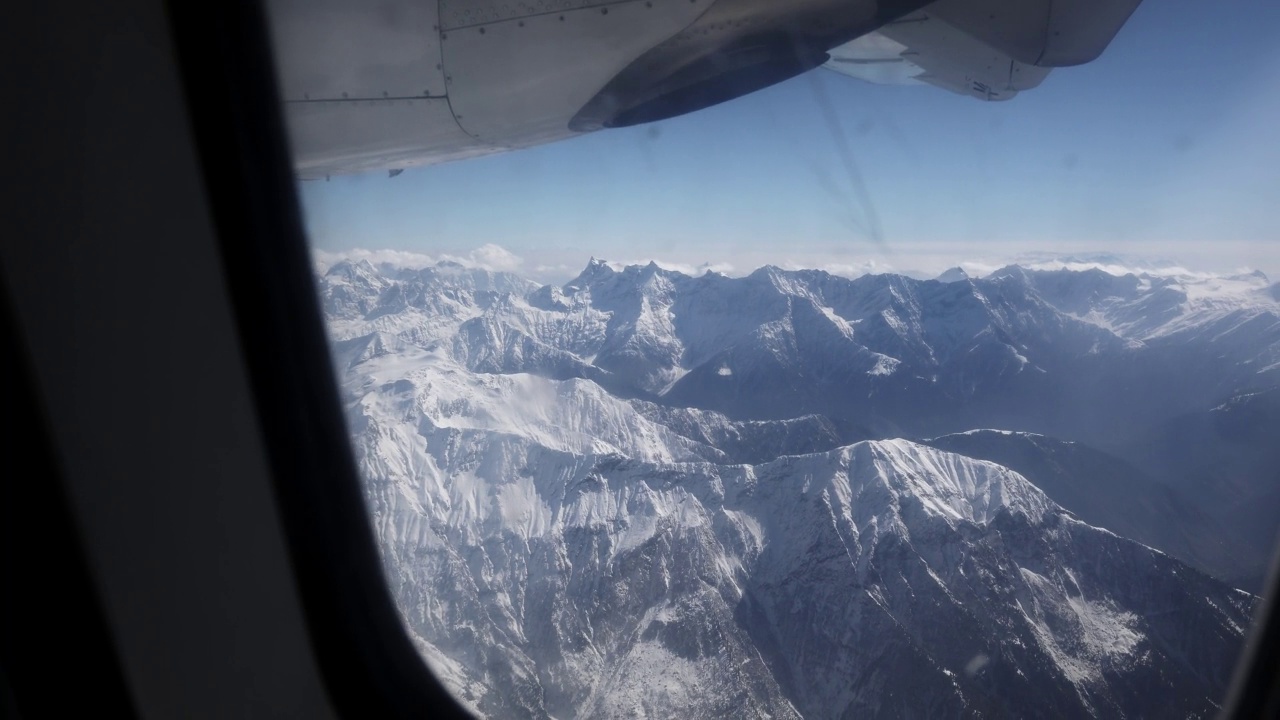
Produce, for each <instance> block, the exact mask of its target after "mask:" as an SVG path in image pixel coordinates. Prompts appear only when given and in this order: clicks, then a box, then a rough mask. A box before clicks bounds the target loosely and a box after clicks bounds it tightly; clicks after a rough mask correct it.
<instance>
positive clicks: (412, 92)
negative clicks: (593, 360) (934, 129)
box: [267, 0, 1140, 179]
mask: <svg viewBox="0 0 1280 720" xmlns="http://www.w3.org/2000/svg"><path fill="white" fill-rule="evenodd" d="M1138 2H1140V0H1073V1H1071V2H1068V1H1067V0H938V2H934V3H926V2H925V0H786V1H785V2H784V1H782V0H776V1H775V0H428V1H425V2H424V1H422V0H377V1H367V0H269V2H268V3H267V7H268V13H269V16H270V20H271V26H272V34H273V36H274V43H275V48H276V65H277V69H278V86H279V88H280V92H281V94H282V96H283V98H282V99H283V101H284V104H285V119H286V123H287V124H288V129H289V137H290V141H291V143H292V147H293V154H294V159H295V168H296V170H297V173H298V175H299V176H300V177H302V178H304V179H308V178H310V179H314V178H321V177H327V176H329V175H333V174H340V173H352V172H365V171H369V170H388V171H397V170H404V169H405V168H408V167H413V166H417V165H424V164H431V163H437V162H444V161H447V160H454V159H460V158H466V157H472V156H476V155H482V154H487V153H493V152H501V151H504V150H511V149H515V148H521V147H528V146H532V145H538V144H542V143H546V142H551V141H554V140H559V139H563V138H567V137H571V136H573V135H576V134H579V133H583V132H591V131H594V130H598V129H602V128H610V127H621V126H626V125H635V124H638V123H644V122H651V121H654V120H660V119H664V118H668V117H673V116H676V115H680V114H684V113H687V112H692V111H695V110H698V109H701V108H704V107H708V106H710V105H714V104H716V103H719V102H723V101H725V100H730V99H732V98H735V97H739V96H741V95H744V94H746V93H750V92H754V91H755V90H758V89H761V88H763V87H767V86H769V85H772V84H774V83H777V82H780V81H782V80H786V79H788V78H790V77H794V76H796V75H798V74H800V73H803V72H807V71H809V70H811V69H813V68H816V67H821V66H824V64H825V66H826V67H829V68H831V69H834V70H837V71H839V72H843V73H845V74H849V75H853V76H855V77H861V78H863V79H868V80H873V81H877V80H879V81H883V80H885V79H890V80H895V79H896V80H895V81H911V82H924V83H929V84H933V85H937V86H940V87H943V88H946V89H949V90H953V91H956V92H961V93H964V94H968V95H973V96H976V97H980V98H982V99H985V100H1000V99H1006V98H1008V97H1012V96H1013V95H1014V94H1016V93H1017V92H1019V91H1022V90H1026V89H1029V88H1032V87H1035V85H1036V84H1038V83H1039V82H1040V81H1041V80H1042V79H1043V78H1044V76H1045V75H1046V74H1047V73H1048V71H1049V70H1048V69H1049V68H1051V67H1057V66H1062V65H1070V64H1078V63H1081V62H1087V61H1088V60H1090V59H1092V58H1094V57H1096V56H1097V54H1098V53H1100V52H1101V51H1102V49H1103V48H1105V47H1106V45H1107V43H1109V42H1110V41H1111V38H1112V37H1113V36H1114V35H1115V32H1116V31H1118V30H1119V28H1120V26H1121V25H1122V24H1123V23H1124V21H1125V20H1126V19H1127V18H1128V16H1129V14H1130V13H1131V12H1132V11H1133V8H1134V7H1135V6H1136V5H1137V4H1138Z"/></svg>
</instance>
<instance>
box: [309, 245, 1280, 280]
mask: <svg viewBox="0 0 1280 720" xmlns="http://www.w3.org/2000/svg"><path fill="white" fill-rule="evenodd" d="M924 250H925V251H924V252H911V253H906V252H896V253H893V254H888V255H886V256H882V257H860V258H859V257H843V256H838V255H836V254H835V253H829V254H822V253H810V254H807V255H804V256H799V257H796V256H788V255H787V254H785V252H784V253H779V254H778V256H770V255H766V254H762V253H737V254H734V255H733V256H734V262H732V263H730V262H705V261H704V262H701V263H696V262H688V261H684V260H682V259H671V258H667V257H663V258H659V257H651V256H639V257H623V258H621V259H613V258H602V259H603V260H604V261H605V262H606V263H607V264H608V265H609V266H610V267H612V268H613V269H615V270H621V269H623V268H625V267H628V266H631V265H648V264H649V263H650V262H653V263H655V264H657V265H658V266H659V267H661V268H663V269H665V270H672V271H675V272H680V273H684V274H685V275H690V276H694V277H696V276H699V275H704V274H706V273H708V272H712V273H720V274H724V275H730V276H742V275H747V274H750V273H751V272H753V271H754V270H756V269H757V268H760V267H762V266H765V265H775V266H778V267H780V268H783V269H785V270H803V269H814V270H824V271H826V272H829V273H831V274H832V275H839V276H842V277H849V278H856V277H860V276H862V275H869V274H882V273H898V274H902V275H908V276H911V277H915V278H920V279H928V278H934V277H937V276H939V275H940V274H942V273H943V272H946V271H948V270H950V269H952V268H957V267H958V268H961V269H962V270H964V272H965V273H967V274H968V275H969V276H972V277H983V276H986V275H989V274H990V273H992V272H994V271H996V270H998V269H1000V268H1002V267H1005V266H1007V265H1020V266H1022V267H1025V268H1028V269H1032V270H1059V269H1067V270H1085V269H1090V268H1096V269H1098V270H1102V271H1104V272H1107V273H1110V274H1112V275H1125V274H1130V273H1132V274H1135V275H1148V276H1152V277H1178V278H1182V279H1187V280H1206V279H1210V278H1225V277H1230V276H1241V277H1243V276H1245V275H1248V274H1250V273H1252V272H1254V268H1251V267H1216V266H1214V265H1213V263H1211V262H1203V261H1204V260H1205V256H1203V255H1202V254H1196V253H1192V254H1191V256H1190V257H1189V258H1187V259H1191V260H1200V261H1202V262H1200V263H1195V262H1183V261H1182V259H1179V260H1174V259H1167V258H1163V257H1159V256H1157V255H1155V254H1152V255H1142V254H1129V253H1112V252H1071V253H1050V252H1008V253H1000V254H997V253H992V254H986V255H981V256H973V255H971V256H968V257H964V256H961V255H958V254H946V253H944V252H942V250H943V248H940V247H937V246H932V247H929V248H926V249H924ZM571 254H572V253H561V254H557V255H554V256H552V257H540V258H539V259H540V260H544V262H540V263H538V264H534V263H529V262H526V261H525V258H524V257H523V256H521V255H517V254H515V253H513V252H511V251H510V250H508V249H506V248H504V247H502V246H501V245H497V244H495V243H486V244H484V245H481V246H479V247H477V248H474V249H472V250H470V251H467V252H465V253H441V254H438V255H427V254H425V253H417V252H410V251H405V250H370V249H365V248H356V249H352V250H343V251H338V252H334V251H327V250H316V251H314V258H315V262H316V265H317V268H318V269H319V270H321V271H324V270H325V269H327V268H329V267H330V266H332V265H333V264H334V263H337V262H339V261H342V260H352V261H355V260H367V261H368V262H370V263H372V264H374V265H376V266H384V267H396V268H407V269H419V268H425V267H430V266H432V265H435V264H436V263H439V262H454V263H458V264H460V265H463V266H464V267H469V268H479V269H482V270H489V271H493V272H511V273H516V274H519V275H522V276H524V277H527V278H529V279H531V280H535V281H538V282H544V283H550V284H560V283H564V282H567V281H568V280H570V279H572V278H573V277H575V276H576V275H577V274H578V273H580V272H581V271H582V268H583V267H584V266H586V264H587V262H588V258H587V257H576V256H574V257H570V255H571ZM547 260H549V261H550V262H545V261H547ZM1192 266H1197V267H1192ZM1250 282H1251V283H1256V282H1259V279H1258V278H1251V279H1250ZM1264 282H1265V280H1264Z"/></svg>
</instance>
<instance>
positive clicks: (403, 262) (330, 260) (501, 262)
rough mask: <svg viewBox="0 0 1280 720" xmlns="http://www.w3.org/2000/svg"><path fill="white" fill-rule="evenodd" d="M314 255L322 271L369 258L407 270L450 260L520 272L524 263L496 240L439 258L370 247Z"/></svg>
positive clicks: (320, 252) (322, 251) (470, 266)
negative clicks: (464, 253) (461, 252)
mask: <svg viewBox="0 0 1280 720" xmlns="http://www.w3.org/2000/svg"><path fill="white" fill-rule="evenodd" d="M311 256H312V258H313V259H314V260H315V263H316V266H317V268H318V269H320V270H322V271H323V270H324V269H327V268H330V267H332V266H333V265H334V264H335V263H338V262H341V261H343V260H348V261H358V260H368V261H369V262H370V263H372V264H374V265H382V266H390V267H395V268H404V269H407V270H420V269H422V268H426V267H431V266H433V265H435V264H437V263H439V262H444V261H449V262H456V263H458V264H459V265H462V266H464V267H469V268H479V269H481V270H490V271H493V272H519V270H520V268H521V266H522V265H523V264H524V259H523V258H521V257H520V256H518V255H516V254H515V253H512V252H511V251H509V250H507V249H506V248H504V247H502V246H501V245H495V244H493V243H487V244H485V245H481V246H480V247H478V248H476V249H474V250H472V251H470V252H468V253H467V254H466V255H449V254H441V255H439V256H437V257H432V256H430V255H427V254H425V253H418V252H411V251H408V250H369V249H366V248H353V249H351V250H340V251H337V252H334V251H330V250H312V252H311Z"/></svg>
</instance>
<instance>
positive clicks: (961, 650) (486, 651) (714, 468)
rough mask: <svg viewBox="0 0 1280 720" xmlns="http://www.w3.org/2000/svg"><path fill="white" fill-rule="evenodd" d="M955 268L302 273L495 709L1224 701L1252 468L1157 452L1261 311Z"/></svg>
mask: <svg viewBox="0 0 1280 720" xmlns="http://www.w3.org/2000/svg"><path fill="white" fill-rule="evenodd" d="M945 279H946V280H947V282H941V281H921V280H913V279H910V278H906V277H902V276H894V275H877V276H865V277H862V278H858V279H853V280H851V279H846V278H842V277H836V276H832V275H829V274H826V273H823V272H817V271H783V270H780V269H777V268H771V267H766V268H762V269H760V270H758V271H756V272H755V273H752V274H751V275H749V276H746V277H741V278H731V277H727V276H724V275H717V274H715V273H708V274H705V275H702V276H699V277H690V276H687V275H682V274H680V273H676V272H671V271H667V270H663V269H661V268H659V267H658V266H656V265H652V264H651V265H649V266H646V267H637V266H633V267H626V268H623V269H620V270H617V269H614V268H612V267H610V266H609V265H608V264H606V263H604V262H600V261H594V260H593V261H592V262H591V263H589V264H588V266H587V267H586V269H585V270H584V271H583V272H582V273H581V274H580V275H579V276H578V277H577V278H576V279H574V280H573V281H571V282H569V283H567V284H565V285H564V286H538V285H537V284H535V283H532V282H529V281H527V280H524V279H522V278H520V277H517V276H515V275H511V274H505V273H494V272H487V271H482V270H477V269H472V268H466V267H463V266H461V265H458V264H453V263H441V264H438V265H436V266H434V267H429V268H426V269H420V270H398V269H395V268H389V267H375V266H373V265H371V264H369V263H367V262H356V263H350V262H339V263H337V264H335V265H333V266H332V267H329V268H327V269H326V271H325V272H323V273H322V275H321V277H320V289H321V293H322V299H323V303H324V307H325V311H326V314H327V316H328V321H329V325H330V329H331V333H332V336H333V340H334V356H335V364H336V365H337V368H338V371H339V373H340V376H341V377H340V380H341V382H342V384H343V388H344V392H345V394H346V397H347V398H348V401H349V405H348V412H349V418H350V423H351V430H352V433H353V438H354V443H355V448H356V452H357V457H358V459H359V462H360V465H361V469H362V471H363V472H364V475H365V482H366V488H367V495H368V497H369V499H370V509H371V511H372V513H373V517H374V520H375V526H376V531H377V534H378V540H379V542H380V546H381V548H382V551H383V553H384V559H385V563H386V568H387V573H388V579H389V581H390V582H391V583H392V586H393V590H394V592H395V594H396V597H397V598H398V600H399V602H400V606H401V609H402V612H403V613H404V617H405V621H406V625H407V627H408V628H409V629H410V631H411V632H412V633H413V636H414V638H415V640H416V642H418V644H419V646H420V648H421V649H422V651H423V653H424V654H425V655H426V657H427V658H428V660H429V661H430V662H431V664H432V666H433V668H435V669H436V671H437V672H438V673H439V674H440V675H441V676H442V678H443V679H444V680H445V682H446V683H447V684H448V685H449V686H450V687H451V688H453V689H455V690H456V691H457V693H458V695H459V697H460V698H462V699H463V701H464V702H465V703H467V704H468V705H469V706H470V707H471V708H472V709H473V710H475V711H476V712H477V713H478V714H480V715H483V716H487V717H557V718H567V717H671V716H675V715H679V716H684V717H701V716H732V717H795V716H803V717H823V718H825V717H839V716H871V717H901V716H919V715H928V716H935V715H936V716H943V717H953V716H954V717H962V716H963V717H972V716H981V717H995V716H1016V717H1060V716H1064V715H1067V716H1079V715H1092V716H1098V717H1120V716H1129V717H1154V716H1179V717H1184V716H1185V717H1190V716H1208V715H1209V714H1212V713H1213V711H1214V709H1215V703H1216V702H1218V701H1219V700H1220V698H1221V696H1222V694H1223V692H1224V691H1225V687H1226V683H1227V681H1228V678H1229V674H1230V670H1231V667H1232V664H1233V661H1234V657H1235V654H1236V653H1237V652H1238V650H1239V649H1240V647H1241V644H1242V640H1243V633H1244V632H1245V629H1246V628H1247V625H1248V623H1249V619H1250V614H1251V612H1252V610H1253V608H1254V606H1255V604H1256V598H1255V597H1254V596H1252V595H1250V594H1248V593H1246V592H1242V591H1240V590H1235V589H1233V588H1232V583H1234V584H1235V585H1236V586H1240V585H1248V584H1249V582H1251V581H1255V580H1256V579H1257V576H1258V575H1260V573H1261V569H1260V567H1259V565H1260V564H1261V563H1263V562H1264V560H1262V559H1258V558H1263V557H1265V548H1263V549H1262V550H1258V547H1260V546H1264V545H1265V544H1266V542H1265V541H1264V540H1262V539H1259V538H1261V537H1262V536H1264V535H1266V532H1265V531H1266V528H1264V527H1255V528H1253V530H1254V531H1256V532H1252V533H1239V532H1237V533H1235V534H1229V535H1228V536H1224V535H1223V533H1222V517H1221V515H1222V513H1226V512H1229V511H1230V508H1232V507H1238V506H1239V505H1238V503H1239V502H1245V501H1254V502H1256V501H1257V499H1258V498H1262V499H1264V500H1265V499H1266V498H1268V497H1270V498H1271V500H1272V501H1275V500H1276V494H1275V492H1274V490H1275V483H1274V480H1275V476H1274V467H1275V466H1271V471H1272V472H1273V474H1272V475H1271V476H1270V477H1266V476H1265V475H1266V473H1267V468H1266V466H1265V462H1262V461H1256V460H1255V461H1250V462H1248V463H1243V464H1241V466H1240V467H1241V468H1244V469H1242V470H1241V471H1240V472H1239V473H1238V474H1237V475H1233V476H1232V477H1231V478H1230V480H1231V482H1226V481H1225V480H1222V479H1221V478H1218V479H1216V480H1213V481H1212V482H1210V481H1204V482H1201V481H1199V480H1196V479H1195V478H1194V477H1181V476H1180V477H1172V476H1170V474H1169V472H1167V468H1164V467H1162V466H1159V465H1158V464H1156V463H1154V462H1153V461H1152V460H1151V457H1152V456H1154V455H1159V454H1160V452H1161V451H1160V450H1159V448H1160V447H1161V446H1160V442H1162V441H1166V440H1168V439H1169V438H1170V437H1171V435H1170V433H1171V432H1173V430H1170V428H1174V429H1176V430H1177V431H1178V432H1195V429H1196V428H1199V427H1200V425H1197V424H1196V423H1194V422H1191V421H1188V420H1187V418H1192V417H1198V415H1197V413H1206V412H1211V411H1214V410H1215V409H1218V410H1217V411H1218V412H1219V413H1220V414H1221V412H1224V411H1222V410H1221V408H1223V407H1227V406H1229V409H1230V408H1234V407H1236V405H1231V403H1237V404H1241V403H1242V404H1243V405H1240V406H1241V407H1244V406H1248V407H1250V408H1254V410H1251V411H1250V412H1253V415H1250V416H1249V417H1255V416H1257V410H1256V407H1255V406H1256V405H1257V401H1251V400H1249V398H1252V397H1254V396H1256V395H1258V394H1259V393H1261V394H1262V395H1263V396H1264V397H1265V396H1266V393H1267V391H1268V390H1269V389H1270V388H1274V387H1276V386H1277V385H1280V301H1277V298H1276V295H1277V293H1276V288H1275V286H1274V285H1270V284H1269V283H1268V282H1267V280H1266V278H1264V277H1262V276H1260V275H1244V276H1239V277H1232V278H1210V277H1207V276H1196V277H1174V276H1154V275H1126V276H1116V275H1111V274H1108V273H1105V272H1102V271H1074V270H1057V271H1032V270H1027V269H1024V268H1021V267H1016V266H1011V267H1007V268H1004V269H1002V270H999V271H997V272H995V273H993V274H991V275H989V276H987V277H984V278H977V279H975V278H970V277H967V276H964V275H963V273H951V274H950V275H949V276H948V277H947V278H945ZM1237 414H1239V413H1237ZM1265 421H1266V420H1265V417H1264V420H1263V421H1262V422H1265ZM1258 422H1259V421H1256V420H1254V421H1250V422H1249V423H1247V424H1248V426H1249V427H1254V426H1256V425H1257V424H1258ZM1219 424H1221V423H1219ZM1214 427H1216V426H1214ZM983 428H1000V429H1002V430H1003V432H990V431H982V429H983ZM1187 428H1191V429H1190V430H1188V429H1187ZM1032 433H1037V434H1032ZM1202 434H1204V433H1202ZM1209 434H1211V435H1212V433H1209ZM1220 434H1221V433H1219V435H1220ZM1262 437H1263V439H1262V440H1261V441H1254V442H1253V444H1252V445H1249V447H1253V446H1254V445H1257V444H1258V443H1259V442H1262V443H1265V442H1266V440H1265V437H1266V436H1265V435H1264V436H1262ZM1218 441H1221V438H1216V439H1215V438H1214V437H1209V438H1206V442H1207V443H1210V444H1212V443H1213V442H1218ZM1220 444H1221V443H1220ZM1223 447H1226V446H1223ZM1223 451H1224V452H1225V451H1226V450H1223ZM1117 455H1123V456H1124V457H1123V458H1122V457H1117ZM1264 459H1265V458H1264ZM1129 469H1132V470H1133V472H1130V471H1129ZM1015 470H1016V471H1015ZM1260 474H1261V475H1262V477H1259V475H1260ZM1099 477H1105V480H1103V481H1099ZM1201 486H1203V487H1201ZM1200 490H1203V491H1204V492H1206V493H1207V492H1214V493H1217V494H1223V493H1226V494H1230V495H1232V498H1231V501H1230V502H1227V501H1221V502H1219V501H1218V500H1215V501H1213V502H1209V501H1207V500H1203V499H1202V498H1200V497H1198V496H1197V494H1196V493H1197V492H1198V491H1200ZM1268 492H1270V493H1271V495H1270V496H1268V495H1267V493H1268ZM1233 502H1235V503H1237V504H1236V505H1233V504H1232V503H1233ZM1130 508H1137V511H1135V512H1130V511H1129V509H1130ZM1215 513H1216V514H1215ZM1270 517H1274V513H1272V514H1271V515H1269V516H1266V517H1259V518H1257V519H1255V520H1254V524H1255V525H1258V526H1262V525H1265V524H1266V523H1267V522H1272V523H1273V522H1274V521H1272V520H1269V518H1270ZM1162 522H1167V523H1168V525H1162ZM1271 532H1274V525H1272V527H1271ZM1140 543H1145V544H1140ZM1153 548H1158V549H1153ZM1241 549H1252V550H1256V551H1257V555H1258V558H1254V559H1253V560H1250V558H1251V557H1253V556H1250V555H1249V554H1248V553H1244V554H1243V555H1242V554H1241V552H1236V551H1240V550H1241ZM1242 558H1243V559H1242ZM1251 563H1252V564H1251ZM1215 575H1216V576H1217V577H1216V578H1215V577H1214V576H1215ZM1223 578H1225V579H1226V580H1228V581H1230V582H1224V581H1223ZM1246 581H1248V582H1246Z"/></svg>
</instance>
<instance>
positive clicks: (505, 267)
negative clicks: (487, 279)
mask: <svg viewBox="0 0 1280 720" xmlns="http://www.w3.org/2000/svg"><path fill="white" fill-rule="evenodd" d="M441 258H442V259H447V260H453V261H455V262H459V263H461V264H463V265H466V266H468V267H477V268H480V269H482V270H491V271H493V272H516V271H518V270H519V269H520V267H521V266H522V265H524V258H521V257H520V256H519V255H516V254H515V253H513V252H511V251H510V250H507V249H506V248H504V247H502V246H501V245H495V244H493V243H485V244H484V245H481V246H480V247H478V248H476V249H475V250H472V251H471V252H469V253H467V255H466V257H463V258H458V257H451V256H448V255H442V256H441Z"/></svg>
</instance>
